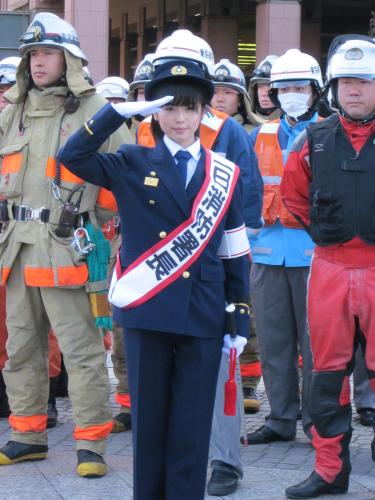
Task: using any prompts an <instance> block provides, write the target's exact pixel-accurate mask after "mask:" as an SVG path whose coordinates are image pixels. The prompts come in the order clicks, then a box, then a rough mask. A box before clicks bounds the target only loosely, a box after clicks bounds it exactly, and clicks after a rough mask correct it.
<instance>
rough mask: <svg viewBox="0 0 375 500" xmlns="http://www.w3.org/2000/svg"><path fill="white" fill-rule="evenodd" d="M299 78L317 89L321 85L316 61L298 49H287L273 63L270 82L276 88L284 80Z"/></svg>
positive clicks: (282, 84)
mask: <svg viewBox="0 0 375 500" xmlns="http://www.w3.org/2000/svg"><path fill="white" fill-rule="evenodd" d="M301 80H302V81H306V82H307V83H306V84H308V83H310V84H312V85H313V87H315V89H316V90H317V91H319V89H321V88H322V87H323V81H322V72H321V70H320V66H319V63H318V61H317V60H316V59H314V57H312V56H310V55H309V54H305V53H304V52H301V51H300V50H299V49H289V50H287V51H286V52H285V54H283V55H282V56H280V57H279V58H278V59H277V60H276V61H275V62H274V63H273V65H272V68H271V80H270V83H271V85H272V87H273V88H278V87H280V86H284V85H285V82H293V81H301Z"/></svg>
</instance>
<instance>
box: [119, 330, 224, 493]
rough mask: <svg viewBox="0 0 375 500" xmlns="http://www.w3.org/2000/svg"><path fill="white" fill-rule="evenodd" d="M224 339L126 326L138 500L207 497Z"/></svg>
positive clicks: (135, 484)
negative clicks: (213, 425) (211, 441)
mask: <svg viewBox="0 0 375 500" xmlns="http://www.w3.org/2000/svg"><path fill="white" fill-rule="evenodd" d="M222 343H223V340H222V338H209V339H206V338H197V337H191V336H186V335H174V334H169V333H163V332H156V331H148V330H139V329H133V328H130V329H129V328H126V329H125V350H126V359H127V361H128V377H129V388H130V397H131V402H132V404H131V412H132V423H133V450H134V451H133V457H134V499H135V500H201V499H203V498H204V492H205V484H206V473H207V462H208V447H209V440H210V432H211V423H212V413H213V406H214V398H215V390H216V382H217V375H218V370H219V364H220V358H221V347H222Z"/></svg>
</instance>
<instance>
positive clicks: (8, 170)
mask: <svg viewBox="0 0 375 500" xmlns="http://www.w3.org/2000/svg"><path fill="white" fill-rule="evenodd" d="M22 160H23V154H22V153H14V154H11V155H7V156H4V158H3V162H2V166H1V175H6V174H14V173H16V172H18V171H19V170H20V168H21V165H22Z"/></svg>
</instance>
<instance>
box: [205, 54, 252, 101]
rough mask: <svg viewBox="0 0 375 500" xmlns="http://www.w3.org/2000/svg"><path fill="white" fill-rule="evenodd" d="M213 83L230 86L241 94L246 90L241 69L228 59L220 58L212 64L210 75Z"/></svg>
mask: <svg viewBox="0 0 375 500" xmlns="http://www.w3.org/2000/svg"><path fill="white" fill-rule="evenodd" d="M212 81H213V82H214V85H221V86H223V87H231V88H233V89H235V90H238V92H240V93H241V94H243V93H244V92H246V80H245V75H244V74H243V72H242V70H241V69H240V68H239V67H238V66H236V65H235V64H233V63H231V62H230V60H229V59H220V61H219V62H218V63H216V64H215V66H214V74H213V77H212Z"/></svg>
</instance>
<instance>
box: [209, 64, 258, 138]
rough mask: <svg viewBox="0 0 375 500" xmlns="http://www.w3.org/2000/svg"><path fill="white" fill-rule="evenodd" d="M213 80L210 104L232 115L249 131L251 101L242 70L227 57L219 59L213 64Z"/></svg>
mask: <svg viewBox="0 0 375 500" xmlns="http://www.w3.org/2000/svg"><path fill="white" fill-rule="evenodd" d="M213 82H214V85H215V93H214V96H213V98H212V101H211V106H212V107H213V108H215V109H217V110H219V111H221V112H223V113H226V114H227V115H229V116H232V117H233V118H234V119H235V120H237V121H238V122H239V123H240V125H242V126H243V127H244V128H245V130H247V131H250V130H251V129H252V128H253V126H252V125H251V123H250V120H249V113H250V110H251V103H250V97H249V94H248V93H247V90H246V80H245V75H244V74H243V72H242V70H241V69H240V68H239V67H238V66H236V65H235V64H233V63H231V62H230V60H229V59H221V60H220V61H219V62H218V63H216V64H215V66H214V75H213Z"/></svg>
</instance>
